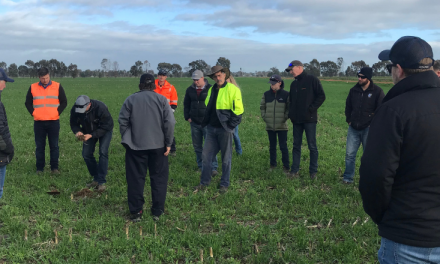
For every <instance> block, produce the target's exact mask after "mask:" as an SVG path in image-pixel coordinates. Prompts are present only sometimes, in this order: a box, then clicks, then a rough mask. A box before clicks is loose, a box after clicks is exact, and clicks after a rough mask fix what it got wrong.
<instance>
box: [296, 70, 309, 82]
mask: <svg viewBox="0 0 440 264" xmlns="http://www.w3.org/2000/svg"><path fill="white" fill-rule="evenodd" d="M306 75H307V73H306V71H303V72H302V73H301V74H300V75H298V76H296V77H295V79H296V80H301V79H302V78H304V76H306Z"/></svg>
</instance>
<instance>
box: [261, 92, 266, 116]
mask: <svg viewBox="0 0 440 264" xmlns="http://www.w3.org/2000/svg"><path fill="white" fill-rule="evenodd" d="M260 111H261V118H263V119H264V117H265V116H266V98H265V97H264V94H263V98H261V102H260Z"/></svg>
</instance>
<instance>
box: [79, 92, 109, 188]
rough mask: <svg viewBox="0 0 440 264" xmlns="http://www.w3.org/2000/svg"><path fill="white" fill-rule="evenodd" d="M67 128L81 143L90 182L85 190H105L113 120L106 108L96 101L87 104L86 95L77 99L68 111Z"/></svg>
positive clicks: (89, 101) (87, 98) (88, 100)
mask: <svg viewBox="0 0 440 264" xmlns="http://www.w3.org/2000/svg"><path fill="white" fill-rule="evenodd" d="M70 128H71V129H72V132H73V134H75V137H76V138H77V139H78V140H80V141H83V142H84V143H83V150H82V156H83V158H84V161H85V162H86V165H87V169H88V170H89V173H90V175H92V177H93V182H92V183H90V184H87V188H94V189H97V190H98V191H99V192H103V191H104V190H105V188H106V187H105V183H106V179H105V177H106V176H107V169H108V148H109V146H110V141H111V140H112V134H113V118H112V116H111V115H110V112H109V111H108V108H107V106H106V105H105V104H104V103H102V102H100V101H98V100H90V98H89V97H88V96H87V95H80V96H78V98H77V99H76V101H75V105H73V107H72V110H70ZM98 141H99V164H98V163H96V159H95V156H94V155H93V154H94V152H95V146H96V143H97V142H98Z"/></svg>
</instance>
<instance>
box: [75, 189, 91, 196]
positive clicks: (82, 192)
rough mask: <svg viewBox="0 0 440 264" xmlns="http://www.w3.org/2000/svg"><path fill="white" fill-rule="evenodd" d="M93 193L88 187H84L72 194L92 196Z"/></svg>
mask: <svg viewBox="0 0 440 264" xmlns="http://www.w3.org/2000/svg"><path fill="white" fill-rule="evenodd" d="M94 195H95V193H94V192H93V191H91V190H90V189H89V188H84V189H82V190H80V191H79V192H76V193H75V194H74V195H73V196H75V197H79V198H84V197H93V196H94Z"/></svg>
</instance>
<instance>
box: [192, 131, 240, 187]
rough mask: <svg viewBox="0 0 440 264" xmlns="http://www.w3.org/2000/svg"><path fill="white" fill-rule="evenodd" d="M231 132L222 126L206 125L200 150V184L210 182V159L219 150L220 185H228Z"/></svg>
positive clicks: (206, 184)
mask: <svg viewBox="0 0 440 264" xmlns="http://www.w3.org/2000/svg"><path fill="white" fill-rule="evenodd" d="M232 134H233V133H231V132H228V131H226V130H225V129H224V128H223V127H219V128H217V127H213V126H210V125H208V126H207V130H206V139H205V146H204V147H203V152H202V163H203V166H202V175H201V177H200V184H202V185H205V186H208V185H209V183H210V182H211V174H212V160H213V159H214V157H215V156H216V155H217V153H218V152H219V151H221V153H222V156H221V157H222V178H221V180H220V186H224V187H229V177H230V175H231V159H232Z"/></svg>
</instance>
